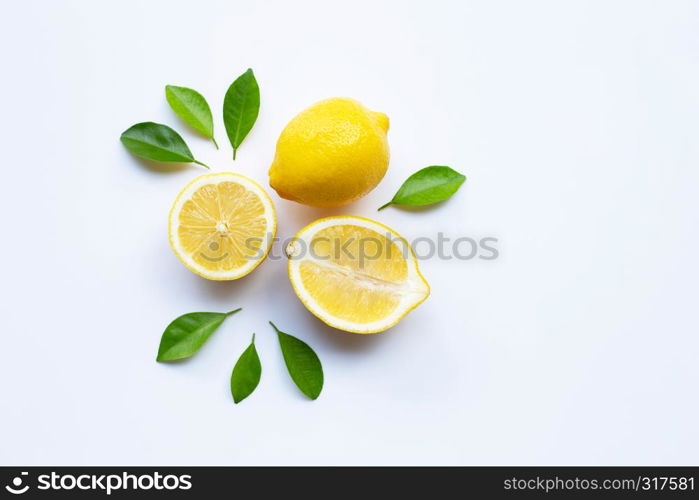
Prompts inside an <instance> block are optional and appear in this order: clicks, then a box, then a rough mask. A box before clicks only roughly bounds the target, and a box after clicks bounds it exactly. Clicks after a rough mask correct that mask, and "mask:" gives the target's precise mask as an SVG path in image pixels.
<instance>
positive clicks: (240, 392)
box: [231, 333, 262, 404]
mask: <svg viewBox="0 0 699 500" xmlns="http://www.w3.org/2000/svg"><path fill="white" fill-rule="evenodd" d="M260 375H262V365H261V364H260V357H259V356H258V355H257V350H256V349H255V334H254V333H253V334H252V341H251V342H250V345H249V346H248V348H247V349H245V350H244V351H243V354H241V355H240V358H238V362H237V363H236V364H235V366H234V367H233V373H231V394H232V395H233V401H234V402H235V403H236V404H238V403H240V402H241V401H242V400H243V399H245V398H247V397H248V396H249V395H250V394H252V392H253V391H254V390H255V388H256V387H257V384H259V383H260Z"/></svg>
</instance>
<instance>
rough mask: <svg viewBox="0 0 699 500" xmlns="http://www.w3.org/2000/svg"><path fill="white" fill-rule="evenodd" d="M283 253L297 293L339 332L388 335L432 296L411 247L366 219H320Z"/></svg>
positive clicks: (391, 232) (386, 228)
mask: <svg viewBox="0 0 699 500" xmlns="http://www.w3.org/2000/svg"><path fill="white" fill-rule="evenodd" d="M285 251H286V254H287V257H289V262H288V272H289V279H290V280H291V284H292V286H293V288H294V291H295V292H296V295H298V297H299V299H301V302H303V304H304V305H305V306H306V308H307V309H308V310H309V311H310V312H311V313H313V314H314V315H315V316H317V317H318V318H320V319H321V320H322V321H324V322H325V323H327V324H328V325H330V326H332V327H334V328H338V329H340V330H345V331H348V332H354V333H376V332H381V331H384V330H386V329H388V328H390V327H392V326H393V325H395V324H396V323H398V322H399V321H400V320H401V319H402V318H403V317H404V316H405V315H406V314H408V313H409V312H410V311H412V310H413V309H415V308H416V307H417V306H418V305H419V304H420V303H422V302H423V301H424V300H425V299H426V298H427V296H428V295H429V293H430V287H429V285H428V284H427V282H426V281H425V278H423V277H422V275H421V274H420V271H419V270H418V266H417V259H416V258H415V255H414V254H413V252H412V249H411V248H410V245H408V243H407V242H406V241H405V240H404V239H403V238H401V236H400V235H399V234H398V233H396V232H395V231H393V230H392V229H390V228H388V227H386V226H384V225H383V224H380V223H378V222H375V221H372V220H369V219H365V218H363V217H355V216H339V217H328V218H325V219H319V220H317V221H315V222H313V223H312V224H309V225H308V226H306V227H305V228H303V229H302V230H301V231H299V232H298V234H296V236H295V237H294V238H293V239H292V241H291V242H290V243H289V244H288V245H287V247H286V250H285Z"/></svg>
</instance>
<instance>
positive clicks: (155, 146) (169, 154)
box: [121, 122, 209, 168]
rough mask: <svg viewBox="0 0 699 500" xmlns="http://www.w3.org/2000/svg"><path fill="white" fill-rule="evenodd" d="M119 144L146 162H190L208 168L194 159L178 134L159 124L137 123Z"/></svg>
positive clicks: (122, 136)
mask: <svg viewBox="0 0 699 500" xmlns="http://www.w3.org/2000/svg"><path fill="white" fill-rule="evenodd" d="M121 143H122V144H123V145H124V146H125V147H126V149H128V150H129V151H131V152H132V153H133V154H135V155H136V156H140V157H141V158H145V159H147V160H155V161H164V162H173V161H174V162H185V163H190V162H192V163H196V164H198V165H201V166H202V167H206V168H209V167H208V166H206V165H204V164H203V163H202V162H200V161H197V160H195V159H194V156H192V152H191V151H190V150H189V148H188V147H187V144H186V143H185V142H184V139H182V137H180V134H178V133H177V132H175V131H174V130H172V129H171V128H170V127H168V126H167V125H162V124H160V123H153V122H143V123H137V124H136V125H134V126H133V127H131V128H129V129H127V130H125V131H124V132H123V133H122V134H121Z"/></svg>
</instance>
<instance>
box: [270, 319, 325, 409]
mask: <svg viewBox="0 0 699 500" xmlns="http://www.w3.org/2000/svg"><path fill="white" fill-rule="evenodd" d="M269 324H270V325H272V328H274V330H275V331H276V332H277V336H278V337H279V345H280V346H281V348H282V355H283V356H284V363H286V369H287V370H288V371H289V375H291V379H292V380H293V381H294V383H295V384H296V386H297V387H298V388H299V389H301V392H303V393H304V394H305V395H306V396H308V397H309V398H311V399H316V398H317V397H318V396H320V391H321V390H322V389H323V366H322V365H321V364H320V359H318V356H317V355H316V353H315V352H314V351H313V349H311V347H310V346H309V345H308V344H306V343H305V342H304V341H302V340H299V339H297V338H296V337H294V336H292V335H289V334H288V333H284V332H281V331H279V328H277V327H276V326H275V324H274V323H272V322H271V321H270V322H269Z"/></svg>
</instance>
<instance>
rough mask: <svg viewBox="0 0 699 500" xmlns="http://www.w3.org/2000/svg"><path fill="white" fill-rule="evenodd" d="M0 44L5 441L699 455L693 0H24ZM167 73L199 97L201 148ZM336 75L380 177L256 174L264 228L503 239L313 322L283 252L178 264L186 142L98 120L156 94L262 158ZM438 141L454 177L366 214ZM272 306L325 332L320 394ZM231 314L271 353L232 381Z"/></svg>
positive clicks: (391, 454)
mask: <svg viewBox="0 0 699 500" xmlns="http://www.w3.org/2000/svg"><path fill="white" fill-rule="evenodd" d="M0 50H1V51H2V65H3V70H2V73H3V76H2V78H1V79H0V93H1V95H2V117H1V118H0V137H1V138H2V139H1V140H2V159H3V161H2V174H1V175H2V177H1V179H2V184H1V185H2V187H3V189H2V196H1V197H0V203H1V207H0V209H1V213H2V216H3V222H2V225H1V227H2V233H3V236H2V237H1V238H0V240H1V241H2V245H1V246H0V256H1V258H2V266H3V272H2V278H1V283H2V285H1V286H2V303H3V307H2V310H3V313H2V322H1V325H2V332H1V333H0V335H2V342H1V344H0V345H1V348H0V353H1V355H2V359H1V362H0V381H1V382H0V384H2V401H1V402H0V423H1V425H0V462H1V463H2V464H6V465H9V464H47V465H48V464H54V465H56V464H144V465H147V464H697V462H699V427H698V426H697V422H698V421H699V404H698V403H697V382H699V364H698V363H697V359H698V357H699V338H698V335H697V334H698V333H699V328H698V326H699V320H698V319H697V297H698V289H697V282H698V281H699V264H698V263H697V259H698V257H697V255H699V237H698V236H697V229H698V227H697V222H698V221H699V217H698V216H699V196H698V195H697V188H698V187H699V169H698V167H697V165H698V162H699V146H698V145H697V144H699V143H698V141H697V131H699V113H698V112H699V101H698V97H699V65H698V55H697V54H699V4H697V3H696V2H690V1H668V2H655V1H637V0H629V1H593V2H590V1H586V2H577V1H565V2H562V1H554V0H552V1H528V2H520V1H509V2H505V1H496V2H492V1H481V2H464V1H458V2H456V1H455V2H443V1H433V2H421V1H410V2H408V1H400V2H379V1H376V0H368V1H358V0H357V1H353V2H342V3H339V2H329V1H318V2H307V1H293V2H289V1H276V2H240V1H230V0H226V1H221V2H214V1H208V2H205V1H196V2H193V1H186V2H185V1H173V0H167V1H158V2H156V1H150V2H143V1H123V0H120V1H112V2H94V1H83V2H72V1H61V2H49V1H45V2H37V1H24V2H13V3H11V4H8V5H6V6H5V8H4V10H3V15H2V17H1V18H0ZM248 67H252V68H254V70H255V73H256V76H257V78H258V81H259V82H260V87H261V93H262V108H261V112H260V116H259V119H258V121H257V124H256V125H255V128H254V129H253V131H252V133H251V134H250V136H249V137H248V138H247V140H246V141H245V142H244V144H243V145H242V147H241V148H240V150H239V153H238V160H237V161H236V162H235V163H234V162H232V160H231V150H230V146H229V145H228V143H227V140H226V137H225V133H224V130H223V124H222V120H221V104H222V99H223V95H224V93H225V90H226V88H227V87H228V85H229V84H230V83H231V82H232V81H233V79H234V78H235V77H237V76H238V75H239V74H240V73H242V72H243V71H244V70H245V69H246V68H248ZM166 84H175V85H183V86H189V87H193V88H195V89H197V90H199V91H200V92H202V93H203V94H204V95H205V96H206V97H207V99H208V100H209V102H210V103H211V106H212V108H213V110H214V113H215V127H216V137H217V139H218V141H219V144H220V145H221V146H222V147H221V150H220V151H216V150H215V149H214V148H213V146H212V145H211V144H210V143H209V142H208V141H207V140H205V139H203V138H201V137H200V136H198V135H197V134H196V132H193V131H192V130H191V129H188V128H187V127H186V126H185V125H184V124H182V123H181V122H180V121H179V120H178V119H177V118H176V117H175V116H174V114H173V113H172V112H171V111H170V110H169V108H168V106H167V104H166V101H165V96H164V86H165V85H166ZM332 96H350V97H354V98H356V99H359V100H360V101H362V102H363V103H365V104H366V105H367V106H369V107H370V108H372V109H375V110H378V111H383V112H384V113H386V114H387V115H388V116H389V117H390V119H391V130H390V133H389V142H390V145H391V152H392V158H391V165H390V168H389V171H388V174H387V176H386V178H385V179H384V181H383V182H382V183H381V184H380V185H379V187H378V188H377V189H376V190H375V191H373V192H372V193H371V194H369V195H368V196H367V197H366V198H364V199H362V200H361V201H360V202H358V203H356V204H354V205H351V206H347V207H343V208H341V209H338V210H318V209H312V208H309V207H304V206H300V205H297V204H294V203H292V202H288V201H285V200H281V199H280V198H279V197H277V196H276V194H275V193H273V192H272V196H273V199H274V202H275V204H276V206H277V210H278V212H279V223H280V226H279V227H280V231H279V236H281V237H282V238H287V237H289V236H291V235H292V234H294V233H295V232H296V231H297V230H298V229H300V228H301V227H302V226H304V225H306V224H307V223H309V222H311V221H312V220H314V219H316V218H318V217H321V216H324V215H328V214H345V213H348V214H358V215H363V216H368V217H372V218H376V219H378V220H380V221H381V222H384V223H386V224H388V225H389V226H391V227H393V228H395V229H396V230H398V231H399V232H400V233H402V234H403V235H404V236H406V237H407V238H411V239H413V238H417V237H420V236H435V235H436V233H437V232H438V231H443V232H444V233H445V234H446V235H448V236H450V237H452V238H453V237H458V236H464V235H467V236H473V237H476V238H479V237H484V236H493V237H497V238H498V239H499V243H498V248H499V250H500V258H499V259H497V260H495V261H484V260H479V259H473V260H469V261H454V260H451V261H441V260H438V259H430V260H426V261H423V262H422V263H421V268H422V270H423V272H424V274H425V276H426V277H427V279H428V280H429V281H430V283H431V285H432V295H431V297H430V298H429V299H428V301H427V302H425V303H424V304H423V305H422V306H420V307H419V308H418V309H417V310H416V311H414V312H413V313H411V314H410V315H409V316H408V317H407V318H406V319H405V320H404V321H403V322H402V323H401V324H400V325H399V326H397V327H395V328H394V329H392V330H390V331H388V332H386V333H384V334H381V335H374V336H358V335H352V334H345V333H342V332H338V331H334V330H332V329H330V328H328V327H325V326H324V325H322V324H321V323H320V322H319V321H318V320H316V319H315V318H314V317H313V316H311V314H310V313H308V312H307V311H306V310H305V309H304V307H303V306H302V305H301V303H300V302H299V301H298V300H297V298H296V297H295V295H294V294H293V292H292V289H291V286H290V284H289V282H288V279H287V276H286V270H285V262H284V261H282V260H268V261H266V262H265V263H264V264H263V265H262V266H261V267H260V268H259V269H258V270H256V271H255V272H254V273H253V274H251V275H250V276H248V277H246V278H244V279H242V280H240V281H237V282H230V283H213V282H207V281H205V280H203V279H201V278H199V277H197V276H195V275H194V274H192V273H190V272H189V271H188V270H187V269H185V268H184V267H183V266H182V265H181V264H180V263H179V261H178V260H177V259H176V258H175V256H174V255H173V254H172V252H171V250H170V248H169V246H168V242H167V231H166V216H167V212H168V210H169V208H170V205H171V203H172V201H173V200H174V198H175V196H176V194H177V193H178V192H179V190H180V189H181V188H182V187H183V186H184V185H185V184H186V183H187V182H189V181H190V180H191V179H193V178H194V177H196V176H198V175H200V174H202V173H204V172H203V170H202V169H201V168H200V167H196V166H184V167H180V168H174V169H172V168H171V169H167V168H166V169H161V168H159V167H158V166H155V165H154V164H149V163H148V162H143V161H140V160H137V159H135V158H134V157H133V156H131V155H130V154H129V153H128V152H127V151H126V150H124V148H123V147H122V146H121V144H120V143H119V135H120V133H121V132H122V131H123V130H125V129H126V128H128V127H129V126H130V125H132V124H134V123H136V122H140V121H148V120H153V121H158V122H163V123H167V124H170V125H171V126H174V127H175V128H176V129H177V130H179V131H180V132H181V133H182V135H183V136H184V138H185V139H186V141H187V142H188V144H189V145H190V147H191V149H192V150H193V152H194V154H195V155H196V156H197V157H199V158H200V159H201V160H203V161H204V162H206V163H209V164H212V165H213V166H214V170H216V171H225V170H233V171H236V172H240V173H243V174H246V175H248V176H250V177H252V178H254V179H256V180H258V181H259V182H260V183H262V184H263V185H265V186H267V185H268V184H267V170H268V167H269V164H270V162H271V160H272V157H273V154H274V147H275V142H276V139H277V137H278V135H279V132H280V131H281V129H282V128H283V126H284V125H285V123H286V122H287V121H288V120H289V119H290V118H291V117H292V116H293V115H294V114H296V113H297V112H298V111H300V110H301V109H303V108H305V107H306V106H308V105H310V104H312V103H313V102H315V101H317V100H320V99H322V98H326V97H332ZM433 164H442V165H450V166H452V167H454V168H455V169H457V170H459V171H461V172H463V173H465V174H466V175H467V176H468V181H467V183H466V184H465V185H464V187H463V188H462V189H461V190H460V191H459V193H458V194H457V195H456V196H454V198H453V199H451V200H450V201H448V202H447V203H444V204H442V205H440V206H437V207H434V208H433V209H431V210H426V211H416V212H409V211H403V210H400V209H397V208H389V209H386V210H385V211H382V212H380V213H377V212H376V207H378V206H379V205H381V204H382V203H384V202H385V201H386V200H387V199H389V198H390V197H391V196H392V194H393V192H394V191H395V190H396V189H397V187H398V186H399V185H400V183H401V182H402V181H403V180H404V179H405V178H406V177H407V176H408V175H409V174H410V173H412V172H413V171H415V170H417V169H418V168H421V167H424V166H427V165H433ZM239 306H241V307H243V308H244V311H243V312H242V313H240V314H239V315H237V316H234V317H232V318H230V319H229V320H228V321H227V322H226V323H225V324H224V326H223V327H222V328H221V329H220V330H219V331H218V332H216V333H215V334H214V336H213V337H212V338H211V340H210V341H209V342H208V344H207V345H206V346H205V347H204V348H203V349H202V350H201V351H200V352H199V353H198V354H197V355H196V356H194V357H193V358H191V359H190V360H188V361H186V362H182V363H176V364H171V365H165V364H158V363H156V362H155V354H156V350H157V347H158V342H159V339H160V335H161V333H162V331H163V329H164V327H165V326H166V325H167V324H168V322H169V321H170V320H171V319H173V318H174V317H176V316H178V315H179V314H182V313H185V312H190V311H198V310H204V311H224V310H229V309H232V308H235V307H239ZM268 320H273V321H275V322H276V323H277V324H278V325H279V326H280V327H281V328H282V329H284V330H286V331H288V332H290V333H293V334H295V335H297V336H299V337H300V338H302V339H304V340H306V341H307V342H309V343H310V344H311V345H312V346H313V347H314V348H315V349H316V350H317V352H318V354H319V355H320V358H321V359H322V361H323V365H324V368H325V375H326V385H325V388H324V390H323V393H322V395H321V397H320V398H319V399H318V400H317V401H315V402H311V401H309V400H306V399H305V398H304V397H303V396H302V395H301V393H300V392H299V391H298V390H297V389H296V387H295V386H294V385H293V383H292V382H291V380H290V379H289V377H288V375H287V373H286V371H285V368H284V366H283V362H282V358H281V354H280V352H279V348H278V345H277V341H276V338H275V336H274V335H273V332H272V331H271V329H270V327H269V326H268V325H267V321H268ZM253 331H254V332H257V346H258V350H259V352H260V356H261V358H262V363H263V376H262V381H261V384H260V386H259V388H258V390H257V391H256V392H255V393H254V394H253V395H252V396H251V397H250V398H249V399H248V400H246V401H244V403H242V404H240V405H234V404H233V402H232V400H231V397H230V393H229V387H228V384H229V376H230V371H231V368H232V366H233V364H234V362H235V360H236V359H237V357H238V355H239V354H240V353H241V352H242V351H243V349H244V348H245V346H246V345H247V344H248V342H249V340H250V336H251V334H252V332H253Z"/></svg>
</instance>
